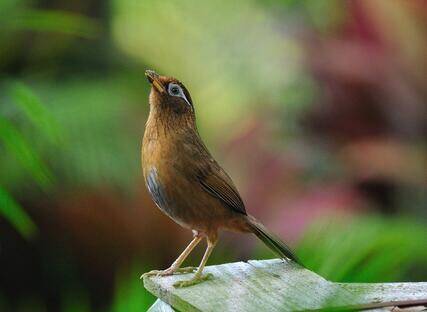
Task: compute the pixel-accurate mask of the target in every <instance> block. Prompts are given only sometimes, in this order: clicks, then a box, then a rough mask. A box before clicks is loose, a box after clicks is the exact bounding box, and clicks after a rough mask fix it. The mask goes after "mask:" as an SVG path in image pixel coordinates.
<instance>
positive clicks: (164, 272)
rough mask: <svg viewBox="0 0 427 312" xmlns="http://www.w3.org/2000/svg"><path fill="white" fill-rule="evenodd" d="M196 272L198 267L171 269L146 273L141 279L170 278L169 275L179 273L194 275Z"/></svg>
mask: <svg viewBox="0 0 427 312" xmlns="http://www.w3.org/2000/svg"><path fill="white" fill-rule="evenodd" d="M196 270H197V268H196V267H185V268H173V267H170V268H167V269H166V270H153V271H150V272H146V273H144V274H142V275H141V277H140V279H143V278H144V277H147V276H155V277H159V276H168V275H173V274H179V273H193V272H194V271H196Z"/></svg>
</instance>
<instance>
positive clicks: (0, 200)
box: [0, 187, 37, 238]
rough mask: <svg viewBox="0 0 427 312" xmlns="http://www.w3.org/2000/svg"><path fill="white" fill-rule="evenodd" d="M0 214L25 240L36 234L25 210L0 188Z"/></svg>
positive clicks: (34, 227)
mask: <svg viewBox="0 0 427 312" xmlns="http://www.w3.org/2000/svg"><path fill="white" fill-rule="evenodd" d="M0 214H1V215H3V217H4V218H6V219H7V220H8V221H9V222H10V223H12V224H13V226H14V227H15V229H16V230H17V231H18V232H19V233H20V234H21V235H22V236H24V237H25V238H31V237H32V236H34V234H35V232H36V229H37V228H36V226H35V224H34V223H33V221H32V220H31V219H30V217H29V216H28V215H27V213H26V212H25V210H23V209H22V207H21V206H20V205H19V204H18V203H17V202H16V201H15V200H14V199H13V198H12V197H11V195H10V194H9V193H8V192H7V191H6V190H4V189H3V188H2V187H0Z"/></svg>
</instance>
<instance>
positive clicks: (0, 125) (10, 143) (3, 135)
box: [0, 116, 53, 190]
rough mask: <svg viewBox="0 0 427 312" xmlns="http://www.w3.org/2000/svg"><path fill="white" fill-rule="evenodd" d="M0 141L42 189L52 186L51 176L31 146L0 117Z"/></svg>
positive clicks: (11, 125) (10, 124)
mask: <svg viewBox="0 0 427 312" xmlns="http://www.w3.org/2000/svg"><path fill="white" fill-rule="evenodd" d="M0 140H2V141H3V143H4V145H5V147H6V149H7V150H8V151H9V152H10V153H11V154H13V155H14V156H15V158H16V159H17V160H18V161H19V162H20V163H21V165H22V166H23V167H24V168H25V169H26V170H28V172H29V173H30V174H31V175H32V176H33V177H34V179H35V180H36V182H37V183H38V184H39V185H40V187H42V188H43V189H45V190H46V189H48V188H49V187H51V186H52V181H53V176H52V174H51V173H50V171H49V170H48V168H47V167H46V166H44V164H43V163H42V161H41V160H40V157H39V156H38V155H37V154H36V153H35V151H34V150H33V148H32V147H31V144H30V143H29V142H28V141H27V140H26V139H25V137H24V136H23V135H22V134H21V133H20V132H19V131H18V130H17V129H16V128H15V127H14V125H13V124H12V123H10V122H9V121H8V120H7V119H5V118H4V117H2V116H0Z"/></svg>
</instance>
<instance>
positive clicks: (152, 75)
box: [145, 69, 166, 93]
mask: <svg viewBox="0 0 427 312" xmlns="http://www.w3.org/2000/svg"><path fill="white" fill-rule="evenodd" d="M145 76H147V79H148V82H149V83H151V84H152V85H153V86H154V87H155V88H156V89H157V91H159V92H160V93H163V92H166V91H165V87H163V84H162V83H161V82H160V80H159V77H160V76H159V75H158V74H157V73H156V72H155V71H154V70H150V69H148V70H146V71H145Z"/></svg>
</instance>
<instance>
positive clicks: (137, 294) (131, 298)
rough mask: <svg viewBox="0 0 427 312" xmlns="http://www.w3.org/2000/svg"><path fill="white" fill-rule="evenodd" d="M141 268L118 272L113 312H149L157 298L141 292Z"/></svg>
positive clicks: (135, 266)
mask: <svg viewBox="0 0 427 312" xmlns="http://www.w3.org/2000/svg"><path fill="white" fill-rule="evenodd" d="M140 275H141V266H140V265H137V264H134V265H133V266H131V267H130V270H129V268H127V270H124V269H123V268H122V270H121V271H119V272H118V276H117V281H116V290H115V298H114V302H113V304H112V308H111V312H127V311H147V310H148V308H149V307H150V306H151V305H152V303H153V301H154V300H155V297H154V296H153V295H151V294H150V293H149V292H147V291H141V280H140V279H139V276H140Z"/></svg>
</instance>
